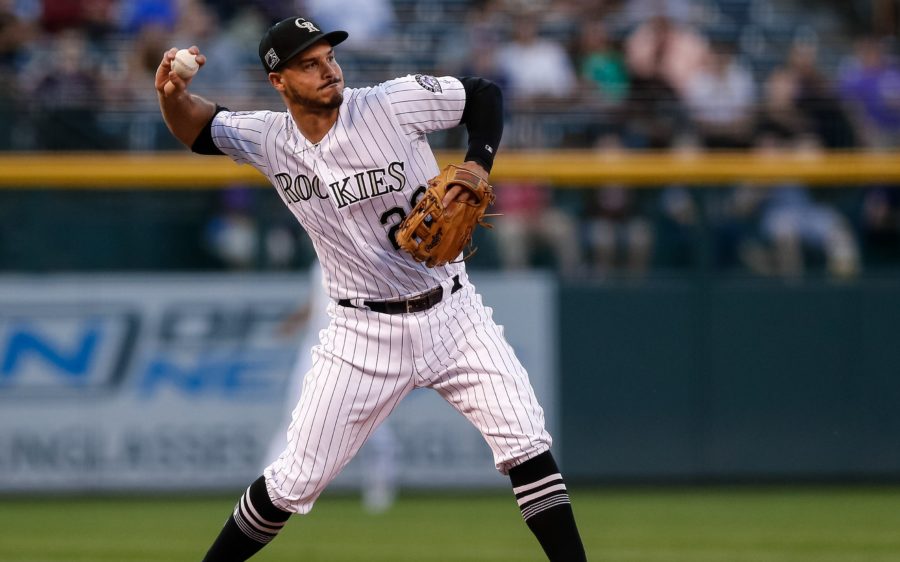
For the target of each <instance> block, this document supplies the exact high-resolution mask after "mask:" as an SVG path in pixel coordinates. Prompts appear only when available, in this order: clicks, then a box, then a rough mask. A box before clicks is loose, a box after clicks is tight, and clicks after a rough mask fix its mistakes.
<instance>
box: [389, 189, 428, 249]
mask: <svg viewBox="0 0 900 562" xmlns="http://www.w3.org/2000/svg"><path fill="white" fill-rule="evenodd" d="M423 195H425V186H424V185H420V186H419V187H417V188H416V190H415V191H413V194H412V197H410V198H409V208H410V209H412V208H413V207H415V206H416V203H418V202H419V199H421V198H422V196H423ZM394 215H397V216H398V217H400V218H399V219H398V220H397V222H396V223H394V224H393V226H391V227H390V228H389V229H388V231H387V235H388V240H390V241H391V245H392V246H393V247H394V249H395V250H399V249H400V244H398V243H397V230H398V229H399V228H400V223H401V222H403V219H405V218H406V211H404V210H403V207H391V208H390V209H388V210H387V211H385V212H383V213H381V224H387V223H388V221H390V220H391V217H393V216H394Z"/></svg>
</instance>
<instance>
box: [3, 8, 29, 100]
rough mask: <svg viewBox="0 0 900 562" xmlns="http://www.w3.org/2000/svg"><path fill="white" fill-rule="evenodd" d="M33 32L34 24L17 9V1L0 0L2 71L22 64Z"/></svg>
mask: <svg viewBox="0 0 900 562" xmlns="http://www.w3.org/2000/svg"><path fill="white" fill-rule="evenodd" d="M33 34H34V25H33V24H32V22H30V21H28V20H27V19H26V18H25V17H24V16H23V15H22V14H21V13H20V12H19V11H18V10H17V9H16V1H15V0H0V73H3V74H8V73H12V72H15V71H17V70H18V69H19V68H20V67H21V66H22V63H23V62H24V61H22V60H21V59H22V58H23V57H24V56H25V49H26V46H27V44H28V41H29V40H30V39H31V38H32V36H33ZM4 83H7V84H8V83H9V82H7V81H5V80H4Z"/></svg>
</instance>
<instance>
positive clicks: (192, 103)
mask: <svg viewBox="0 0 900 562" xmlns="http://www.w3.org/2000/svg"><path fill="white" fill-rule="evenodd" d="M188 50H189V51H190V52H191V53H193V54H194V55H196V60H197V64H199V65H200V67H201V68H202V67H203V65H204V64H206V57H205V56H204V55H202V54H200V50H199V49H198V48H197V46H196V45H195V46H192V47H191V48H190V49H188ZM176 52H178V49H176V48H175V47H172V48H171V49H169V50H168V51H166V52H165V53H164V54H163V58H162V61H161V62H160V63H159V67H158V68H157V69H156V92H157V95H158V98H159V109H160V111H161V112H162V116H163V120H164V121H165V122H166V126H168V127H169V130H170V131H171V132H172V134H173V135H174V136H175V138H177V139H178V140H180V141H181V142H182V144H184V145H185V146H187V147H190V146H192V145H193V144H194V141H195V140H196V139H197V137H198V136H199V135H200V132H201V131H202V130H203V128H204V127H205V126H206V124H207V123H208V122H209V120H210V119H212V116H213V115H214V114H215V111H216V104H214V103H213V102H211V101H209V100H207V99H204V98H202V97H200V96H197V95H194V94H191V93H189V92H188V91H187V87H188V84H189V83H190V81H191V78H182V77H181V76H179V75H178V74H177V73H176V72H175V71H174V70H173V68H172V62H173V61H174V60H175V53H176Z"/></svg>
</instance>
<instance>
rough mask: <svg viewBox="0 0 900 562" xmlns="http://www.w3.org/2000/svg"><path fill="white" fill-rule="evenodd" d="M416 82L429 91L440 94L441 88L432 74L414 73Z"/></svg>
mask: <svg viewBox="0 0 900 562" xmlns="http://www.w3.org/2000/svg"><path fill="white" fill-rule="evenodd" d="M416 82H418V83H419V86H422V87H423V88H425V89H426V90H428V91H429V92H432V93H435V94H440V93H442V92H443V90H442V89H441V83H440V82H439V81H438V79H437V78H435V77H434V76H429V75H427V74H416Z"/></svg>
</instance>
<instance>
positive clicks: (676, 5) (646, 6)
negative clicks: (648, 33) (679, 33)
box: [624, 0, 695, 24]
mask: <svg viewBox="0 0 900 562" xmlns="http://www.w3.org/2000/svg"><path fill="white" fill-rule="evenodd" d="M694 12H695V6H694V2H692V0H628V1H627V2H626V4H625V8H624V13H625V20H626V21H627V22H629V23H631V24H635V23H640V22H643V21H646V20H647V19H649V18H651V17H654V16H663V17H665V18H666V19H668V20H671V21H675V22H679V23H691V21H692V20H693V18H694Z"/></svg>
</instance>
